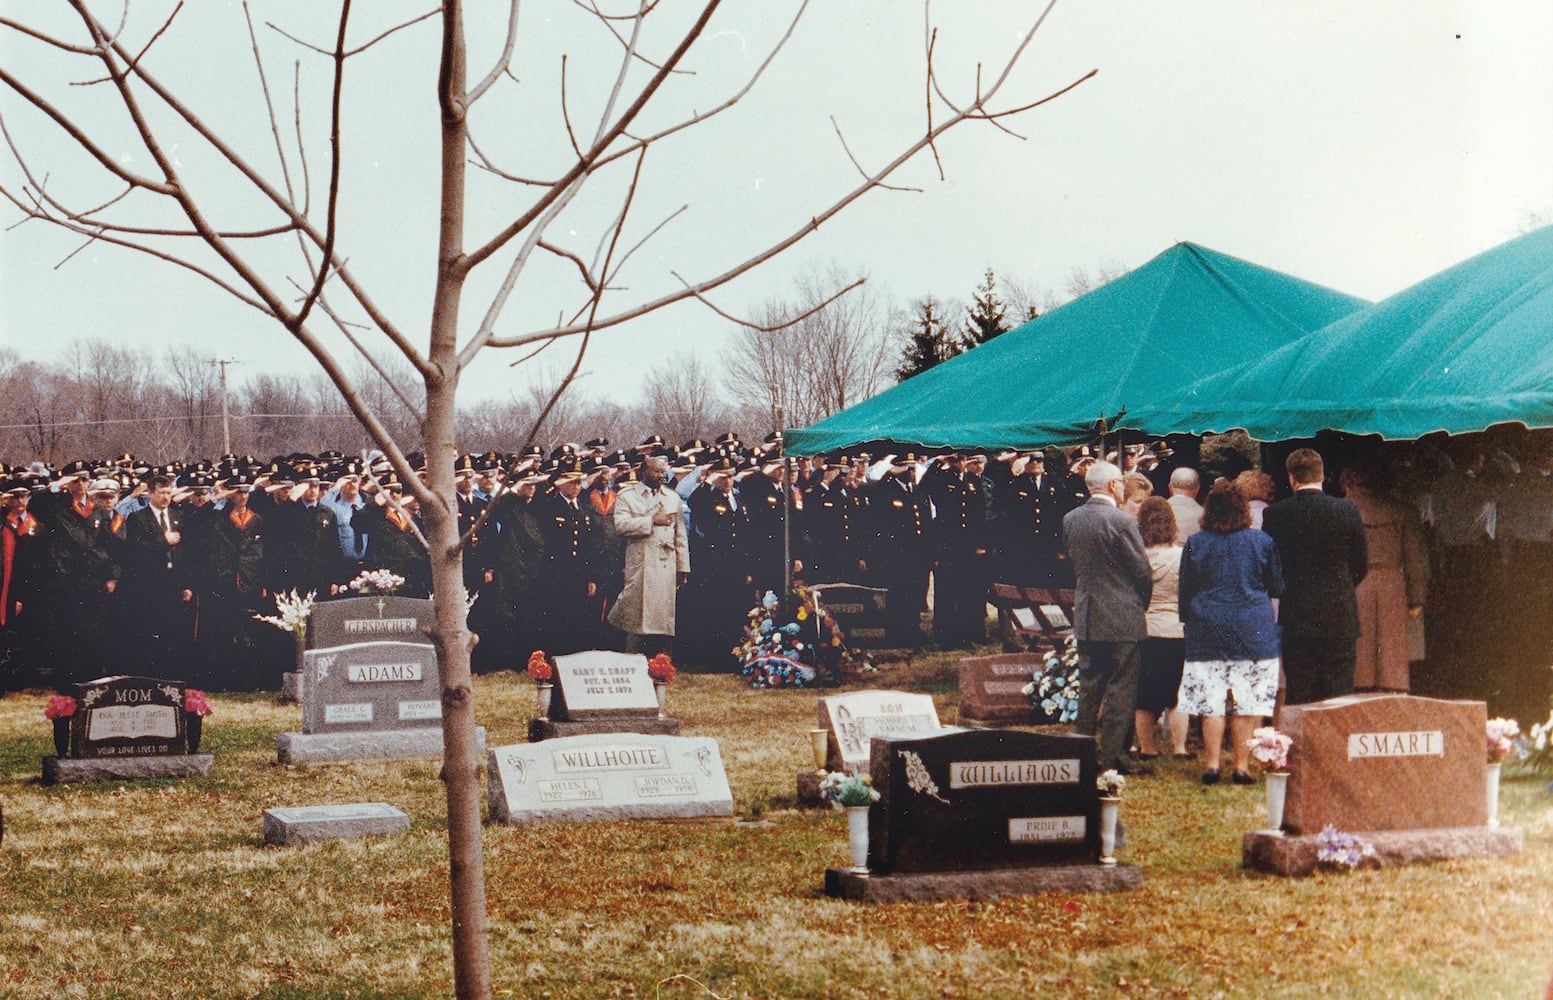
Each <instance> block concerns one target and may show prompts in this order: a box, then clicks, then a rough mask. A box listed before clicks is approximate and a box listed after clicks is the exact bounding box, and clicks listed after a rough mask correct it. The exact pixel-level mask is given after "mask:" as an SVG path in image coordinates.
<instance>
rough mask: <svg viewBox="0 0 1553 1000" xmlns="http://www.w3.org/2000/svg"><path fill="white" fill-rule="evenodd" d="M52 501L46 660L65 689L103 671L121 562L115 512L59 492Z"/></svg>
mask: <svg viewBox="0 0 1553 1000" xmlns="http://www.w3.org/2000/svg"><path fill="white" fill-rule="evenodd" d="M58 496H59V501H60V502H56V503H54V504H51V505H49V506H50V508H51V510H50V513H51V514H52V515H53V516H52V517H49V518H48V519H47V520H46V521H44V523H45V524H46V525H47V529H48V533H47V556H46V557H45V559H44V560H43V572H44V576H45V579H46V581H47V583H46V584H45V589H44V598H43V600H44V607H43V612H44V616H45V623H44V631H43V636H44V638H43V641H44V643H46V645H45V646H44V647H43V648H41V649H40V650H39V654H40V663H41V662H42V661H43V660H46V661H47V664H48V667H47V669H48V670H49V677H50V679H51V682H52V683H53V684H54V686H55V687H56V688H57V689H59V690H66V689H68V686H69V685H70V684H73V683H75V682H77V681H82V680H89V679H90V678H92V677H95V676H98V675H99V674H100V673H101V670H100V664H101V662H102V659H103V654H104V653H105V652H106V651H105V650H103V649H102V648H100V647H101V646H102V644H103V641H104V639H105V638H106V637H107V635H108V626H109V616H110V615H111V614H112V613H113V595H112V594H110V593H109V591H108V586H107V585H108V583H109V581H113V582H114V585H115V586H117V581H118V578H119V566H118V563H117V562H116V561H115V559H114V555H113V552H112V551H111V548H112V547H113V545H114V543H115V541H116V539H114V536H113V516H112V515H111V514H109V513H105V512H103V511H101V510H99V509H97V507H96V506H95V505H93V504H90V503H89V502H87V501H85V500H84V499H83V500H82V501H81V502H80V503H76V502H73V501H71V499H70V498H69V497H68V496H65V495H63V494H59V495H58Z"/></svg>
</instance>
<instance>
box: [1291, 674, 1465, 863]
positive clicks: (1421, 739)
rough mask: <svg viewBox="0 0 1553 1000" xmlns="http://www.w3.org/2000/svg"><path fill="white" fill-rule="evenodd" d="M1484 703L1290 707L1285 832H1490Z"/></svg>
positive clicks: (1361, 700) (1389, 699)
mask: <svg viewBox="0 0 1553 1000" xmlns="http://www.w3.org/2000/svg"><path fill="white" fill-rule="evenodd" d="M1487 720H1488V714H1487V706H1486V705H1484V703H1483V702H1480V701H1443V700H1440V699H1436V698H1415V697H1410V696H1407V695H1354V696H1351V697H1344V698H1331V699H1328V700H1326V701H1318V702H1312V703H1310V704H1307V705H1288V706H1285V708H1284V714H1283V716H1282V719H1281V722H1280V728H1282V729H1283V731H1284V732H1285V733H1286V734H1287V735H1288V736H1289V737H1290V738H1291V739H1293V741H1294V745H1293V748H1292V749H1291V751H1290V755H1289V771H1290V774H1289V790H1288V798H1287V801H1286V804H1285V806H1284V825H1285V826H1286V827H1288V828H1289V829H1290V830H1292V831H1294V832H1295V833H1317V832H1319V831H1320V830H1321V828H1322V827H1323V826H1325V825H1326V824H1328V823H1330V824H1332V825H1333V826H1336V827H1337V828H1338V829H1339V830H1345V831H1348V832H1350V833H1357V832H1360V831H1364V830H1423V829H1430V828H1442V827H1473V826H1483V825H1484V824H1485V823H1486V822H1487V819H1488V806H1487V800H1486V796H1485V794H1484V777H1483V759H1484V756H1483V746H1484V736H1483V733H1484V730H1485V725H1486V723H1487Z"/></svg>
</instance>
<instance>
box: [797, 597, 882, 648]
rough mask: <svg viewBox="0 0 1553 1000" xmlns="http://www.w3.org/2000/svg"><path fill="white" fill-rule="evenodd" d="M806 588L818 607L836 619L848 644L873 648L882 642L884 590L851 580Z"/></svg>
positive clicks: (855, 646)
mask: <svg viewBox="0 0 1553 1000" xmlns="http://www.w3.org/2000/svg"><path fill="white" fill-rule="evenodd" d="M809 590H810V592H811V593H813V594H814V595H815V599H816V600H817V601H818V602H819V605H820V607H822V608H824V609H825V610H826V611H827V612H829V613H830V616H831V617H832V618H834V619H835V620H836V626H837V627H838V628H840V629H841V631H842V633H843V634H844V635H845V636H846V642H847V645H848V646H851V647H853V648H854V649H876V648H878V647H880V646H883V645H885V641H884V630H885V625H886V622H887V621H888V615H887V614H886V610H885V609H886V607H887V605H886V603H885V599H886V596H887V592H886V591H884V590H882V589H879V588H877V587H859V586H856V585H854V584H850V583H830V584H815V585H814V586H812V587H810V588H809Z"/></svg>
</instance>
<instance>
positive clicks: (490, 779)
mask: <svg viewBox="0 0 1553 1000" xmlns="http://www.w3.org/2000/svg"><path fill="white" fill-rule="evenodd" d="M486 772H487V794H488V798H489V802H490V811H491V818H492V819H494V820H496V821H497V822H500V823H511V824H524V823H538V822H543V821H547V820H560V821H571V822H580V821H585V820H611V819H699V818H722V817H731V816H732V815H733V793H732V792H731V791H730V790H729V788H728V776H727V774H726V773H725V772H724V770H723V761H722V756H721V755H720V754H719V752H718V749H717V741H716V740H713V739H710V738H707V737H701V736H660V735H653V734H647V733H606V734H595V735H585V736H563V737H557V738H554V739H549V740H545V741H544V742H541V743H528V744H518V745H515V746H505V747H496V748H494V749H492V750H491V751H490V753H489V761H488V767H487V768H486Z"/></svg>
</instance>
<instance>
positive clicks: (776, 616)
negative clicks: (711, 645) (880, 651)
mask: <svg viewBox="0 0 1553 1000" xmlns="http://www.w3.org/2000/svg"><path fill="white" fill-rule="evenodd" d="M733 656H734V659H735V660H736V661H737V662H738V664H739V672H740V673H742V674H743V675H744V676H745V678H747V679H748V680H749V684H750V687H753V688H778V687H834V686H836V685H838V684H840V683H841V682H842V681H844V680H849V679H853V678H858V677H862V676H865V675H867V674H871V673H874V672H875V667H874V665H873V662H872V661H871V660H870V659H869V658H868V656H866V655H865V654H863V653H862V652H860V651H859V650H857V649H854V648H853V647H852V646H851V645H849V644H848V641H847V635H846V633H845V632H844V631H843V630H842V627H841V625H840V623H839V622H838V621H837V619H836V618H835V617H834V616H833V615H832V614H831V613H830V611H828V610H827V609H826V607H825V605H824V604H822V603H817V602H816V600H815V595H814V593H813V592H812V591H811V590H809V589H807V588H804V587H794V588H793V591H792V593H791V595H790V596H789V598H788V600H786V601H783V600H780V599H779V598H778V597H777V596H776V594H774V593H773V592H771V591H769V590H768V591H766V593H765V596H764V597H762V598H761V599H760V603H758V604H756V605H755V606H754V607H753V608H751V609H750V610H749V613H748V614H747V615H746V616H745V622H744V641H743V642H742V643H740V644H739V645H738V646H737V647H735V649H734V650H733Z"/></svg>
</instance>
